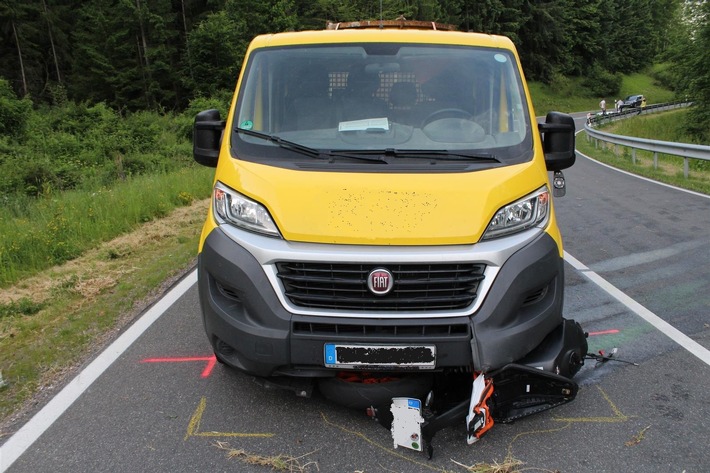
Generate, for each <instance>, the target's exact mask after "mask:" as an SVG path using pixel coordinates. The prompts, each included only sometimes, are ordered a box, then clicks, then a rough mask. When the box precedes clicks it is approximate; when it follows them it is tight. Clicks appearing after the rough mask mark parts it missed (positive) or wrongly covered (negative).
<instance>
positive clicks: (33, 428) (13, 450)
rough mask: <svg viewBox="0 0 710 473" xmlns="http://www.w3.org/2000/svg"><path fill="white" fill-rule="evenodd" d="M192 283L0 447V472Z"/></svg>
mask: <svg viewBox="0 0 710 473" xmlns="http://www.w3.org/2000/svg"><path fill="white" fill-rule="evenodd" d="M196 281H197V270H194V271H192V272H191V273H190V274H188V275H187V276H186V277H185V278H184V279H183V280H182V281H180V283H178V285H177V286H175V287H174V288H173V289H171V290H170V292H168V293H167V294H166V295H165V296H163V298H161V299H160V300H159V301H158V302H157V303H156V304H155V305H154V306H153V307H151V308H150V309H149V310H148V311H147V312H146V313H145V314H143V316H141V318H140V319H138V320H137V321H136V322H135V323H134V324H133V325H131V327H129V328H128V329H127V330H126V331H125V332H124V333H123V334H122V335H121V336H120V337H118V338H117V339H116V340H115V341H114V342H113V343H112V344H111V345H110V346H109V347H108V348H106V350H104V351H103V352H102V353H101V354H100V355H99V356H98V357H97V358H96V359H95V360H94V361H92V362H91V363H90V364H89V365H88V366H87V367H86V368H84V369H83V370H82V371H81V373H79V374H78V375H77V376H76V377H75V378H74V379H73V380H72V381H71V382H70V383H69V384H67V385H66V386H65V387H64V389H62V390H61V391H60V392H59V393H58V394H57V395H56V396H55V397H54V398H53V399H52V400H51V401H49V402H48V403H47V405H45V406H44V407H43V408H42V410H40V411H39V412H38V413H37V414H35V415H34V416H33V417H32V418H31V419H30V420H29V421H28V422H27V423H26V424H25V425H23V426H22V428H20V430H18V431H17V432H15V434H13V436H12V437H10V438H9V439H8V440H7V442H5V443H4V444H3V445H2V446H0V472H4V471H5V470H7V469H8V468H9V467H10V465H12V464H13V463H14V462H15V460H17V459H18V458H19V457H20V455H22V454H23V453H24V452H25V450H27V449H28V448H29V447H30V445H32V444H33V443H34V442H35V440H37V439H38V438H39V436H40V435H42V434H43V433H44V432H45V431H46V430H47V429H48V428H49V427H50V426H51V425H52V424H53V423H54V421H56V420H57V419H58V418H59V416H61V415H62V414H63V413H64V412H65V411H66V410H67V409H68V408H69V406H71V405H72V404H73V403H74V401H76V400H77V399H78V398H79V396H81V394H82V393H83V392H84V391H86V390H87V388H88V387H89V386H91V384H92V383H93V382H94V381H95V380H96V379H97V378H98V377H99V376H101V374H102V373H103V372H104V371H106V370H107V369H108V367H109V366H111V364H112V363H113V362H114V361H116V359H117V358H118V357H119V356H121V354H122V353H123V352H125V351H126V350H127V349H128V347H130V346H131V345H132V344H133V342H135V341H136V340H137V339H138V337H140V336H141V335H142V334H143V332H145V331H146V330H147V329H148V327H150V326H151V325H152V324H153V322H155V321H156V320H158V318H159V317H160V316H161V315H163V313H164V312H165V311H166V310H168V309H169V308H170V306H172V305H173V303H175V301H177V300H178V299H179V298H180V297H182V295H183V294H185V292H187V290H188V289H190V288H191V287H192V286H193V285H194V284H195V282H196Z"/></svg>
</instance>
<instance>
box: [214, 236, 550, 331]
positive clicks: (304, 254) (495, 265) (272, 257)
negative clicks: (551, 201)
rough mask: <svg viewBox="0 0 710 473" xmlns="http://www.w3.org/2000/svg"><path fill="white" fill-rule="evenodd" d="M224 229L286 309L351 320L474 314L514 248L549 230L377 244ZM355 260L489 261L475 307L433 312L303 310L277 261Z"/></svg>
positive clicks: (302, 313) (404, 262) (363, 261)
mask: <svg viewBox="0 0 710 473" xmlns="http://www.w3.org/2000/svg"><path fill="white" fill-rule="evenodd" d="M219 229H220V230H221V231H222V232H224V234H225V235H226V236H227V237H229V238H230V239H231V240H233V241H234V242H235V243H237V244H239V245H240V246H242V247H243V248H244V249H245V250H247V251H248V252H249V253H251V254H252V256H254V258H255V259H256V260H257V261H258V262H259V264H260V265H261V267H262V268H263V270H264V272H265V274H266V276H267V278H268V279H269V282H270V283H271V286H272V287H273V289H274V291H275V293H276V295H277V297H278V299H279V301H280V302H281V304H282V305H283V307H284V308H285V309H286V310H287V311H289V312H291V313H293V314H299V315H307V316H324V317H347V318H365V319H366V318H387V319H396V318H408V319H416V318H445V317H460V316H468V315H471V314H474V313H475V312H476V311H477V310H478V308H479V307H480V305H481V304H482V303H483V300H485V297H486V294H487V293H488V291H489V290H490V287H491V286H492V284H493V282H494V281H495V278H496V276H497V275H498V272H499V271H500V268H501V266H503V264H504V263H505V262H506V261H507V260H508V258H510V257H511V256H512V255H513V254H514V253H515V252H517V251H518V250H520V249H521V248H523V247H524V246H526V245H528V244H529V243H531V242H532V241H533V240H535V239H536V238H537V237H538V236H539V235H540V234H542V233H544V230H543V229H541V228H537V227H535V228H531V229H528V230H526V231H523V232H520V233H518V234H515V235H511V236H507V237H503V238H499V239H496V240H491V241H485V242H480V243H475V244H471V245H443V246H377V245H372V246H369V245H336V244H325V243H302V242H290V241H286V240H283V239H279V238H271V237H266V236H263V235H258V234H255V233H251V232H247V231H244V230H241V229H239V228H236V227H233V226H230V225H220V227H219ZM289 261H290V262H313V263H330V262H332V263H353V264H372V265H376V266H384V265H387V264H438V263H464V264H466V263H473V264H482V265H485V271H484V272H483V280H482V281H481V282H480V284H479V287H478V290H477V296H476V297H475V299H474V300H473V301H472V303H471V304H470V305H468V306H467V307H464V308H459V309H447V310H433V311H426V312H421V311H412V310H401V311H380V310H368V311H363V310H333V309H316V308H303V307H299V306H296V305H295V304H293V303H292V302H291V301H290V300H289V299H288V297H287V296H286V294H285V288H284V286H283V284H282V282H281V280H280V279H279V277H278V269H277V267H276V264H277V263H281V262H289Z"/></svg>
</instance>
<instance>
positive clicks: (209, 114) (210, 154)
mask: <svg viewBox="0 0 710 473" xmlns="http://www.w3.org/2000/svg"><path fill="white" fill-rule="evenodd" d="M224 125H225V122H223V121H222V120H221V119H220V116H219V110H214V109H212V110H205V111H203V112H200V113H198V114H197V116H195V124H194V126H193V128H192V155H193V157H194V158H195V161H197V162H198V163H200V164H202V165H203V166H209V167H212V168H214V167H217V160H218V159H219V146H220V142H221V141H222V131H224Z"/></svg>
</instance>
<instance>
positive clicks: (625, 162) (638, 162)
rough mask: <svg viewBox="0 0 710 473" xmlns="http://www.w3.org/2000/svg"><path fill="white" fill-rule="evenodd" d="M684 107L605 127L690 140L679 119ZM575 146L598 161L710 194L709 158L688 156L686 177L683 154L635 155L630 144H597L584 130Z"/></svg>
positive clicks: (612, 130)
mask: <svg viewBox="0 0 710 473" xmlns="http://www.w3.org/2000/svg"><path fill="white" fill-rule="evenodd" d="M685 113H686V111H683V110H681V111H673V112H666V113H662V114H658V115H649V116H641V117H636V118H630V119H627V120H621V121H619V122H616V123H615V124H613V125H612V126H609V127H606V128H604V131H607V132H609V133H615V134H620V135H626V136H636V137H639V138H650V139H656V140H664V141H676V142H689V141H691V140H690V138H688V137H687V136H684V135H683V132H682V127H679V125H678V123H680V122H682V120H683V115H684V114H685ZM576 144H577V149H578V150H579V151H581V152H582V153H584V154H586V155H587V156H590V157H591V158H594V159H596V160H598V161H600V162H603V163H606V164H609V165H610V166H614V167H616V168H619V169H623V170H625V171H628V172H631V173H634V174H637V175H639V176H644V177H648V178H650V179H654V180H656V181H659V182H664V183H666V184H671V185H674V186H677V187H681V188H684V189H689V190H692V191H695V192H700V193H703V194H709V195H710V162H706V161H700V160H696V159H693V160H690V166H689V173H688V178H685V176H684V174H683V158H681V157H678V156H670V155H664V154H659V155H658V159H657V161H656V162H654V158H653V153H651V152H647V151H640V150H637V151H636V156H635V158H634V157H633V156H632V152H631V150H630V149H629V148H626V147H622V146H614V145H611V144H604V143H601V142H599V143H598V144H597V143H595V142H594V140H590V139H589V138H588V136H587V134H586V133H584V132H583V133H580V134H579V135H577V141H576Z"/></svg>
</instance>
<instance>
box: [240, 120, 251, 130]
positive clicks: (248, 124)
mask: <svg viewBox="0 0 710 473" xmlns="http://www.w3.org/2000/svg"><path fill="white" fill-rule="evenodd" d="M239 128H244V129H245V130H251V129H252V128H254V122H252V121H251V120H244V121H243V122H242V124H241V125H239Z"/></svg>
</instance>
